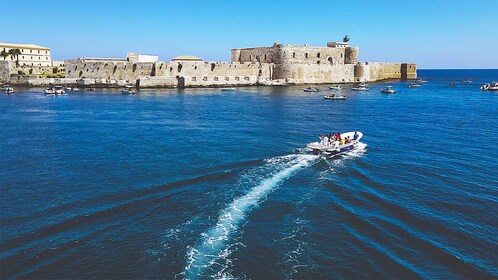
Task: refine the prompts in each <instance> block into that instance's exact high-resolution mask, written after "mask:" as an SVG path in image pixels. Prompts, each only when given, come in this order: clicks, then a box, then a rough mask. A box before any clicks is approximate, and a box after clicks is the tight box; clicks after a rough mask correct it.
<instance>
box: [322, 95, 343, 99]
mask: <svg viewBox="0 0 498 280" xmlns="http://www.w3.org/2000/svg"><path fill="white" fill-rule="evenodd" d="M323 98H324V99H329V100H346V96H344V95H335V94H331V95H324V96H323Z"/></svg>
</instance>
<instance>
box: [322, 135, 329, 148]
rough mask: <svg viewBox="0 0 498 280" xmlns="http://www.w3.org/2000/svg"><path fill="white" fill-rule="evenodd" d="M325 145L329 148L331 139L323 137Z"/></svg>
mask: <svg viewBox="0 0 498 280" xmlns="http://www.w3.org/2000/svg"><path fill="white" fill-rule="evenodd" d="M323 145H324V146H328V145H329V138H328V137H327V136H325V137H323Z"/></svg>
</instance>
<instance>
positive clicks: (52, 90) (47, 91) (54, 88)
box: [44, 86, 66, 94]
mask: <svg viewBox="0 0 498 280" xmlns="http://www.w3.org/2000/svg"><path fill="white" fill-rule="evenodd" d="M44 92H45V94H65V93H66V91H64V87H63V86H52V87H48V88H46V89H45V90H44Z"/></svg>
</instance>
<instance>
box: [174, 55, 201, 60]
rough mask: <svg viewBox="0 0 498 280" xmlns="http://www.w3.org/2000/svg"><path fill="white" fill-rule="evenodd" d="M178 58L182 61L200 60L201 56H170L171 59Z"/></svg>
mask: <svg viewBox="0 0 498 280" xmlns="http://www.w3.org/2000/svg"><path fill="white" fill-rule="evenodd" d="M178 60H183V61H202V59H201V58H199V57H197V56H193V55H179V56H177V57H175V58H172V59H171V61H178Z"/></svg>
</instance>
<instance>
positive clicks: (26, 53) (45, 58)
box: [0, 43, 52, 66]
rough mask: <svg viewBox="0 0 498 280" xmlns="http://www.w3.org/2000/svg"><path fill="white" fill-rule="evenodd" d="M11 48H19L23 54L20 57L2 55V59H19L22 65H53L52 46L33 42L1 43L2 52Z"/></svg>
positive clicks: (0, 49)
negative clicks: (43, 45)
mask: <svg viewBox="0 0 498 280" xmlns="http://www.w3.org/2000/svg"><path fill="white" fill-rule="evenodd" d="M10 49H19V50H20V51H21V54H20V55H19V57H15V58H13V59H12V58H11V57H10V56H8V57H6V58H3V57H0V59H2V60H10V61H16V60H19V65H21V66H52V59H51V57H50V48H47V47H42V46H38V45H33V44H11V43H0V52H1V51H6V52H8V51H9V50H10Z"/></svg>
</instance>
